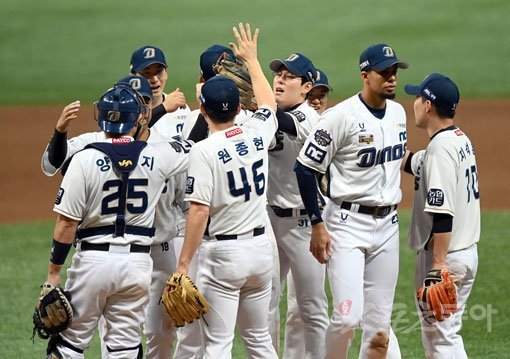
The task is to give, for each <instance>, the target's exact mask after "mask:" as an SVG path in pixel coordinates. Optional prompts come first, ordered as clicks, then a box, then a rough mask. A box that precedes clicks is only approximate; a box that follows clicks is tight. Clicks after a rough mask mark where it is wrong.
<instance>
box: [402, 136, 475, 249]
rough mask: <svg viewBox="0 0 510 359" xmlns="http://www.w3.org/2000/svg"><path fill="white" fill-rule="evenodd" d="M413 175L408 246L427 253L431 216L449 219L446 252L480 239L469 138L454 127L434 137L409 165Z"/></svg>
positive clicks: (473, 167) (473, 153)
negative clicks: (450, 233)
mask: <svg viewBox="0 0 510 359" xmlns="http://www.w3.org/2000/svg"><path fill="white" fill-rule="evenodd" d="M411 168H412V171H413V174H414V175H415V195H414V207H413V215H412V219H411V225H410V226H409V245H410V247H411V248H412V249H414V250H423V249H424V248H425V249H427V248H428V246H427V244H428V242H429V241H430V239H431V232H432V219H433V216H432V214H434V213H445V214H449V215H451V216H453V228H452V238H451V241H450V247H449V251H456V250H460V249H465V248H468V247H470V246H471V245H473V244H474V243H476V242H478V241H479V239H480V192H479V190H478V168H477V165H476V157H475V151H474V149H473V145H472V144H471V141H470V140H469V138H468V137H467V136H466V135H465V134H464V132H462V131H461V130H460V129H458V128H456V127H453V126H452V127H451V128H448V129H446V130H443V131H441V132H439V133H437V134H436V135H435V136H434V137H433V138H432V140H431V141H430V143H429V145H428V146H427V149H426V150H423V151H419V152H417V153H416V154H415V155H414V156H413V158H412V161H411Z"/></svg>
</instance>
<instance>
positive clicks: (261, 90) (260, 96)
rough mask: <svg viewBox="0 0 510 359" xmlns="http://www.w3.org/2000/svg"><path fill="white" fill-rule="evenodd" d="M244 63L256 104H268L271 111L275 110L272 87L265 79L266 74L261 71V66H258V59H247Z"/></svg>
mask: <svg viewBox="0 0 510 359" xmlns="http://www.w3.org/2000/svg"><path fill="white" fill-rule="evenodd" d="M246 65H247V67H248V71H249V73H250V77H251V83H252V86H253V94H254V95H255V100H256V101H257V105H258V106H259V107H260V106H262V105H265V106H269V107H271V108H272V109H273V111H276V101H275V98H274V94H273V89H272V88H271V85H270V84H269V82H268V81H267V79H266V76H265V75H264V72H263V71H262V67H260V63H259V61H258V60H257V59H253V60H248V61H246Z"/></svg>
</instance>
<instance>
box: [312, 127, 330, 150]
mask: <svg viewBox="0 0 510 359" xmlns="http://www.w3.org/2000/svg"><path fill="white" fill-rule="evenodd" d="M313 138H314V140H315V142H317V144H318V145H320V146H327V145H329V144H330V143H331V141H332V138H331V136H330V134H329V133H328V131H326V130H322V129H320V130H317V131H315V134H314V135H313Z"/></svg>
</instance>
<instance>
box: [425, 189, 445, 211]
mask: <svg viewBox="0 0 510 359" xmlns="http://www.w3.org/2000/svg"><path fill="white" fill-rule="evenodd" d="M427 203H428V204H429V206H436V207H441V206H442V205H443V204H444V193H443V190H441V189H439V188H431V189H429V192H428V193H427Z"/></svg>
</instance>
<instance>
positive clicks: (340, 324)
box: [331, 312, 362, 329]
mask: <svg viewBox="0 0 510 359" xmlns="http://www.w3.org/2000/svg"><path fill="white" fill-rule="evenodd" d="M361 319H362V316H361V314H360V315H355V314H346V315H342V314H340V313H335V312H333V316H332V317H331V326H332V327H333V328H336V329H341V328H346V329H350V328H359V327H361Z"/></svg>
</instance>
